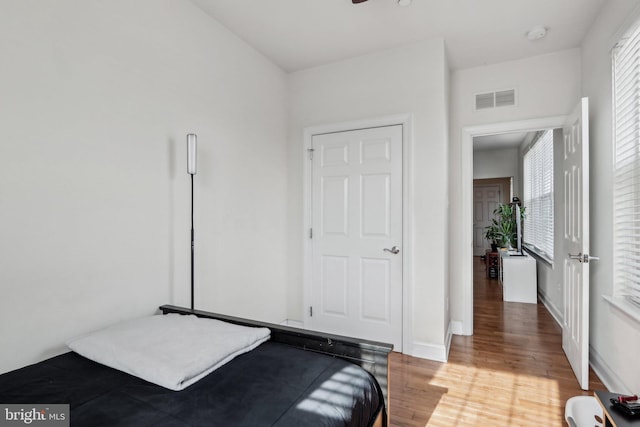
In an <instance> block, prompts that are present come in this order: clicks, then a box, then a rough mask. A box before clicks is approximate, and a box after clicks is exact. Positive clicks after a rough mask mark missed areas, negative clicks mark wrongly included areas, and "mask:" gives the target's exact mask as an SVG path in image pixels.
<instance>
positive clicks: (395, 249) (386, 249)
mask: <svg viewBox="0 0 640 427" xmlns="http://www.w3.org/2000/svg"><path fill="white" fill-rule="evenodd" d="M383 250H384V251H386V252H391V253H392V254H394V255H395V254H397V253H398V252H400V248H399V247H397V246H394V247H392V248H391V249H389V248H384V249H383Z"/></svg>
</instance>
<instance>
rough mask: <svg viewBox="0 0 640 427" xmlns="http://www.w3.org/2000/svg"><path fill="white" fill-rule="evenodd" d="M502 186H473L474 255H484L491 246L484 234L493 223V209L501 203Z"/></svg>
mask: <svg viewBox="0 0 640 427" xmlns="http://www.w3.org/2000/svg"><path fill="white" fill-rule="evenodd" d="M501 187H502V186H501V185H498V184H494V185H474V186H473V256H481V255H484V254H485V252H486V250H487V249H489V248H490V247H491V242H489V241H488V240H487V239H485V237H484V235H485V233H486V232H487V227H488V226H489V225H490V224H491V219H492V218H493V211H494V209H495V208H497V207H498V203H500V200H501V197H502V195H501V194H500V191H501Z"/></svg>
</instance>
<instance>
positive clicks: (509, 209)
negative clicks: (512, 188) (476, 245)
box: [484, 203, 526, 248]
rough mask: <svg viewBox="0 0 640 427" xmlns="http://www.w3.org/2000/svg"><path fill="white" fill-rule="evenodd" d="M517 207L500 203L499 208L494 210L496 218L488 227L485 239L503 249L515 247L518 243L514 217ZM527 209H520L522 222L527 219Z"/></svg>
mask: <svg viewBox="0 0 640 427" xmlns="http://www.w3.org/2000/svg"><path fill="white" fill-rule="evenodd" d="M514 210H515V207H514V206H513V205H510V204H505V203H500V204H499V205H498V207H497V208H495V209H494V211H493V215H494V218H493V219H492V220H491V224H490V225H489V226H488V227H487V231H486V232H485V235H484V236H485V238H486V239H487V240H489V241H490V242H491V243H492V244H494V245H496V246H498V247H501V248H507V247H513V245H515V243H516V238H517V236H516V232H517V228H516V219H515V215H514ZM525 217H526V214H525V208H524V207H521V208H520V220H521V221H522V220H523V219H525Z"/></svg>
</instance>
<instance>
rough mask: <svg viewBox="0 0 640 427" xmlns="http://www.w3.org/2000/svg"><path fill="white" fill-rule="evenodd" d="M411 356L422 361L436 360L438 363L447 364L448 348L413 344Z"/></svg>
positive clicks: (418, 343)
mask: <svg viewBox="0 0 640 427" xmlns="http://www.w3.org/2000/svg"><path fill="white" fill-rule="evenodd" d="M411 347H412V348H411V354H410V356H413V357H419V358H420V359H428V360H434V361H436V362H446V361H447V355H448V349H447V347H448V346H444V345H435V344H428V343H423V342H415V341H414V342H413V344H412V346H411Z"/></svg>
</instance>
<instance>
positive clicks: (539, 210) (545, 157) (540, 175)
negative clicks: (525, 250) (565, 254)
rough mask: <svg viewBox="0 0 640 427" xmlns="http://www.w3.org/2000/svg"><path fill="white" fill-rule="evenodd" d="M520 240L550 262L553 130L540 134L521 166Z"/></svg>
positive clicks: (551, 245) (551, 252) (551, 242)
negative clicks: (522, 208) (523, 212)
mask: <svg viewBox="0 0 640 427" xmlns="http://www.w3.org/2000/svg"><path fill="white" fill-rule="evenodd" d="M523 187H524V194H523V197H524V206H525V207H526V219H525V221H524V232H523V236H522V237H523V241H524V243H525V245H527V246H528V247H529V248H530V249H532V250H533V251H535V252H536V253H538V254H539V255H541V256H542V257H544V258H546V259H548V260H550V261H553V242H554V239H553V130H546V131H544V132H542V133H541V134H540V136H539V137H538V139H537V140H536V142H535V143H534V144H533V146H532V147H531V149H530V150H529V151H528V152H527V153H526V154H525V155H524V163H523Z"/></svg>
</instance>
